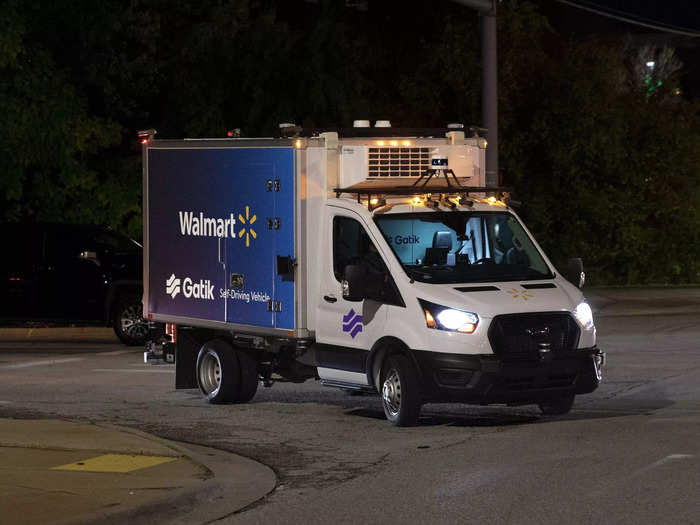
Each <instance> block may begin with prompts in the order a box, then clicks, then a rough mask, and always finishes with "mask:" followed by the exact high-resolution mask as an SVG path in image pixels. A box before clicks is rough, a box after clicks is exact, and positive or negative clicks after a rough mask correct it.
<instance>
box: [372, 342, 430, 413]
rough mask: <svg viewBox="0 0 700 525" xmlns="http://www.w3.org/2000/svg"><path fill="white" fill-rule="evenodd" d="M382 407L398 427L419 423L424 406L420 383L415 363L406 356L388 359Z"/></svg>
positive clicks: (382, 393)
mask: <svg viewBox="0 0 700 525" xmlns="http://www.w3.org/2000/svg"><path fill="white" fill-rule="evenodd" d="M381 395H382V406H383V407H384V414H385V415H386V418H387V420H388V421H389V423H391V424H392V425H395V426H397V427H410V426H413V425H415V424H416V423H418V415H419V414H420V408H421V404H422V399H421V392H420V381H419V379H418V373H417V371H416V368H415V367H414V366H413V363H411V361H410V360H409V359H408V357H406V356H404V355H392V356H391V357H389V358H388V359H387V362H386V364H385V365H384V370H383V373H382V392H381Z"/></svg>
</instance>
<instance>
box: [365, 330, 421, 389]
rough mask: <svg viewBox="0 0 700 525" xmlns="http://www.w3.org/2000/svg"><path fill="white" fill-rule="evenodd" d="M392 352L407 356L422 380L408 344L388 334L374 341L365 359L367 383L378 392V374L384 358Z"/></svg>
mask: <svg viewBox="0 0 700 525" xmlns="http://www.w3.org/2000/svg"><path fill="white" fill-rule="evenodd" d="M392 354H402V355H405V356H407V357H408V358H409V359H410V360H411V362H412V363H413V366H415V367H416V370H417V371H418V376H419V378H421V380H422V371H421V369H420V368H419V366H418V361H417V360H416V357H415V355H413V352H411V349H410V348H409V347H408V345H407V344H406V343H404V342H403V341H402V340H401V339H399V338H398V337H393V336H390V335H388V336H384V337H382V338H381V339H379V340H378V341H377V342H376V343H374V345H373V346H372V349H371V350H370V352H369V357H368V359H367V383H368V384H369V385H370V386H374V387H375V388H376V389H377V391H378V392H379V389H380V385H379V380H380V377H379V376H380V374H381V372H382V366H383V364H384V360H385V359H386V358H387V357H388V356H389V355H392Z"/></svg>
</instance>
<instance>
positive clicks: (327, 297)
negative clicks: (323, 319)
mask: <svg viewBox="0 0 700 525" xmlns="http://www.w3.org/2000/svg"><path fill="white" fill-rule="evenodd" d="M323 300H324V301H326V302H327V303H334V302H336V301H337V300H338V299H337V298H336V297H335V295H324V296H323Z"/></svg>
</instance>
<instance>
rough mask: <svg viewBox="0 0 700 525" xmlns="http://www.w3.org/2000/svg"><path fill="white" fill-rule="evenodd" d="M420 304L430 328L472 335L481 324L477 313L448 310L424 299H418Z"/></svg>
mask: <svg viewBox="0 0 700 525" xmlns="http://www.w3.org/2000/svg"><path fill="white" fill-rule="evenodd" d="M418 302H419V303H420V306H421V309H422V310H423V315H424V316H425V324H426V326H427V327H428V328H435V329H437V330H446V331H448V332H460V333H462V334H471V333H473V332H474V330H476V326H477V325H478V324H479V316H478V315H476V314H475V313H472V312H465V311H463V310H456V309H454V308H448V307H446V306H441V305H439V304H435V303H431V302H429V301H424V300H423V299H418Z"/></svg>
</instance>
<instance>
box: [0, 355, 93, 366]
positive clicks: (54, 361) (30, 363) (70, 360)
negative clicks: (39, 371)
mask: <svg viewBox="0 0 700 525" xmlns="http://www.w3.org/2000/svg"><path fill="white" fill-rule="evenodd" d="M82 360H83V358H82V357H67V358H65V359H46V360H45V361H28V362H26V363H15V364H13V365H3V366H0V368H5V369H17V368H30V367H32V366H46V365H59V364H62V363H74V362H75V361H82Z"/></svg>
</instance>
